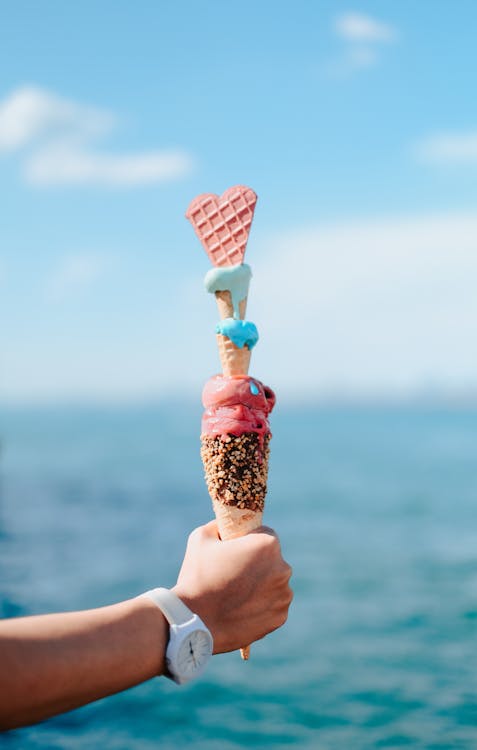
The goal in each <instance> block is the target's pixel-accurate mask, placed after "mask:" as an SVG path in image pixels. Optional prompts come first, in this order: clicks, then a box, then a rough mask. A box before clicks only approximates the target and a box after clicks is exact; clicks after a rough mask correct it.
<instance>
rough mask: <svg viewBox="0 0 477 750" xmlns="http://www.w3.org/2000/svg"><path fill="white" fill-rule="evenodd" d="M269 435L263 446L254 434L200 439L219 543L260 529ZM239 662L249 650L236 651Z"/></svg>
mask: <svg viewBox="0 0 477 750" xmlns="http://www.w3.org/2000/svg"><path fill="white" fill-rule="evenodd" d="M269 441H270V435H269V434H268V435H266V436H265V438H264V440H263V443H261V441H260V440H259V439H258V436H257V434H256V433H245V434H244V435H241V436H240V437H236V438H234V437H232V436H229V437H228V439H227V440H222V438H221V437H215V438H213V437H210V436H207V435H202V438H201V443H202V447H201V455H202V462H203V464H204V469H205V480H206V483H207V489H208V490H209V494H210V497H211V499H212V505H213V509H214V513H215V518H216V520H217V528H218V530H219V535H220V538H221V539H222V540H224V541H225V540H227V539H234V538H236V537H239V536H244V535H245V534H248V533H249V532H251V531H253V530H254V529H257V528H258V527H259V526H261V525H262V518H263V507H264V501H265V494H266V491H267V477H268V457H269ZM240 653H241V655H242V659H245V660H247V659H248V658H249V656H250V646H245V647H243V648H241V649H240Z"/></svg>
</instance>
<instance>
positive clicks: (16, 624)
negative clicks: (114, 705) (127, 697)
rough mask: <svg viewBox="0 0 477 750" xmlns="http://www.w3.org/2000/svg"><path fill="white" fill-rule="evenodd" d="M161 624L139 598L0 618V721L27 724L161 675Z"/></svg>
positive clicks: (158, 614)
mask: <svg viewBox="0 0 477 750" xmlns="http://www.w3.org/2000/svg"><path fill="white" fill-rule="evenodd" d="M167 639H168V626H167V623H166V621H165V619H164V616H163V615H162V613H161V611H160V610H159V609H158V608H157V607H156V606H155V605H154V604H152V603H151V602H149V601H148V600H147V599H143V598H141V599H131V600H129V601H126V602H121V603H120V604H115V605H112V606H110V607H102V608H100V609H93V610H88V611H85V612H71V613H65V614H53V615H42V616H38V617H25V618H18V619H11V620H3V621H1V622H0V727H1V728H3V729H8V728H12V727H15V726H20V725H23V724H30V723H32V722H36V721H40V720H41V719H44V718H47V717H48V716H53V715H54V714H57V713H61V712H63V711H68V710H70V709H72V708H76V707H78V706H81V705H84V704H85V703H89V702H91V701H94V700H97V699H98V698H102V697H104V696H106V695H111V694H112V693H117V692H119V691H120V690H125V689H126V688H129V687H132V686H133V685H137V684H138V683H140V682H143V681H144V680H147V679H149V678H151V677H154V676H155V675H158V674H163V673H164V654H165V649H166V643H167Z"/></svg>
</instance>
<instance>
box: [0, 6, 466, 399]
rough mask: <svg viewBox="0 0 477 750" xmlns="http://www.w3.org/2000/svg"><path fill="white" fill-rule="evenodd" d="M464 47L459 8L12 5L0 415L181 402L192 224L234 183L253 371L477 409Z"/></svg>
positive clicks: (210, 321) (2, 180) (194, 290)
mask: <svg viewBox="0 0 477 750" xmlns="http://www.w3.org/2000/svg"><path fill="white" fill-rule="evenodd" d="M476 26H477V6H476V4H475V3H474V2H473V1H471V0H467V1H466V0H460V2H459V3H453V2H451V1H450V0H448V1H447V2H445V1H444V0H440V1H439V2H431V1H430V0H429V1H428V2H421V3H414V2H409V1H406V2H400V3H396V2H358V3H356V4H349V3H341V2H339V1H338V2H336V1H335V2H316V1H315V2H304V1H300V0H298V1H297V2H295V3H294V4H293V5H292V6H291V5H290V4H289V3H284V2H274V3H271V2H262V3H256V2H254V3H252V2H241V3H240V4H238V3H235V4H231V3H220V2H210V1H207V0H205V1H203V2H200V3H193V2H189V3H177V4H172V3H165V2H164V3H159V2H139V3H134V4H133V3H131V2H102V3H93V2H83V3H81V4H76V5H74V4H71V3H60V2H47V1H46V2H42V3H32V2H28V3H27V2H23V1H22V0H17V1H16V2H15V3H13V2H4V3H3V4H2V8H1V10H0V29H1V43H0V199H1V205H2V208H3V210H2V214H1V215H2V221H1V223H0V312H1V315H2V320H3V326H2V329H1V333H0V346H1V349H0V365H1V370H0V391H1V400H7V401H8V400H11V401H20V402H21V401H31V400H45V399H46V400H51V399H69V400H71V399H73V400H75V399H100V400H101V399H136V398H149V397H160V396H163V395H167V394H169V393H177V392H183V391H184V390H186V391H187V392H188V393H190V394H191V395H194V394H195V393H197V392H198V390H199V389H200V386H201V383H202V381H203V380H204V379H205V378H206V377H207V376H208V375H209V374H211V373H212V372H215V371H216V370H217V369H218V358H217V354H216V352H215V341H214V336H213V328H214V323H215V319H216V312H215V304H214V301H213V300H212V299H211V298H208V297H207V295H206V293H205V292H204V291H203V288H202V277H203V275H204V274H205V272H206V271H207V270H208V267H209V265H208V261H207V258H206V256H205V254H204V253H203V251H202V249H201V247H200V245H199V243H198V241H197V239H196V237H195V235H194V234H193V232H192V229H191V227H190V226H189V224H188V223H187V222H186V220H185V219H184V212H185V210H186V208H187V205H188V203H189V202H190V200H191V199H192V198H193V197H194V196H195V195H197V194H198V193H201V192H217V193H221V192H222V191H223V190H225V189H226V188H227V187H229V186H231V185H233V184H237V183H242V184H246V185H249V186H251V187H253V189H254V190H255V191H256V192H257V193H258V195H259V202H258V204H257V209H256V214H255V219H254V225H253V228H252V233H251V238H250V241H249V246H248V250H247V258H246V259H247V261H248V262H249V263H250V264H251V266H252V268H253V270H254V279H253V282H252V288H251V292H250V299H249V308H248V314H249V316H250V318H251V319H252V320H254V321H255V322H256V324H257V326H258V329H259V332H260V334H261V340H260V342H259V344H258V345H257V348H256V350H255V351H254V354H253V358H252V364H253V372H254V374H256V375H257V376H258V377H260V378H262V379H264V380H266V381H267V382H269V383H270V384H271V385H273V386H275V387H276V388H277V390H278V391H279V392H280V393H282V394H283V397H284V398H293V397H295V396H296V394H297V393H299V394H300V396H304V395H306V396H307V397H308V396H309V395H311V396H312V397H314V398H319V397H322V396H323V395H326V394H327V393H329V392H330V391H331V392H336V391H338V392H344V393H347V394H350V393H351V394H364V395H366V396H369V395H373V394H374V395H381V394H384V393H386V394H390V395H398V396H400V395H403V394H404V395H406V394H409V393H413V392H415V391H418V392H421V391H426V390H428V389H429V388H431V389H435V388H437V389H440V388H444V389H450V390H452V391H458V392H460V391H466V390H468V389H473V388H474V387H475V382H476V378H477V357H475V355H474V354H473V351H472V349H471V346H472V344H473V337H474V335H475V327H476V321H477V303H476V301H475V292H474V287H475V281H474V280H475V274H476V272H477V252H476V248H477V212H476V210H475V208H476V206H477V180H476V176H477V101H476V99H475V96H474V95H473V90H474V87H475V86H474V77H475V70H476V67H477V51H476V47H475V28H476ZM278 301H280V302H278Z"/></svg>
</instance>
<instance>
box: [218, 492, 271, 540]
mask: <svg viewBox="0 0 477 750" xmlns="http://www.w3.org/2000/svg"><path fill="white" fill-rule="evenodd" d="M212 505H213V508H214V513H215V518H216V520H217V528H218V529H219V534H220V538H221V539H222V540H225V541H226V540H227V539H235V538H236V537H238V536H244V535H245V534H248V533H249V531H253V530H254V529H258V527H259V526H261V525H262V518H263V511H257V512H256V513H254V512H253V511H251V510H248V509H247V508H235V507H234V506H233V505H224V503H220V502H218V501H217V500H212Z"/></svg>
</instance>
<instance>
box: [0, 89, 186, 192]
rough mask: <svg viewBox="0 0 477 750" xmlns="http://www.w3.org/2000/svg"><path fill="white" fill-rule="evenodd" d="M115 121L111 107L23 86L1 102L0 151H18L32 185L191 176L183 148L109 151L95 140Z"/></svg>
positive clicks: (130, 183)
mask: <svg viewBox="0 0 477 750" xmlns="http://www.w3.org/2000/svg"><path fill="white" fill-rule="evenodd" d="M115 123H116V118H115V117H114V116H113V115H112V114H111V113H109V112H106V111H103V110H99V109H95V108H92V107H87V106H84V105H82V104H79V103H77V102H74V101H71V100H68V99H64V98H61V97H59V96H57V95H56V94H53V93H51V92H49V91H46V90H43V89H40V88H35V87H24V88H20V89H17V90H16V91H14V92H13V93H12V94H10V96H8V97H7V98H6V99H5V100H4V101H3V102H0V152H1V151H3V152H4V153H7V152H19V153H20V158H21V165H22V167H21V169H22V173H23V175H24V177H25V178H26V180H27V181H28V182H29V183H30V184H34V185H37V186H44V185H54V184H61V185H68V184H72V185H77V184H83V185H85V184H99V185H109V186H113V185H121V186H136V185H144V184H150V183H157V182H163V181H165V180H172V179H176V178H180V177H184V176H185V175H187V174H188V173H189V172H190V171H191V169H192V167H193V160H192V158H191V157H190V155H188V154H187V153H186V152H185V151H160V150H157V149H154V150H151V151H146V152H140V153H116V154H111V153H106V152H102V151H98V149H97V148H94V147H93V143H94V142H95V141H96V140H97V139H98V138H99V137H100V136H103V137H104V136H106V135H108V134H109V133H110V132H111V130H112V129H113V127H114V125H115Z"/></svg>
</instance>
